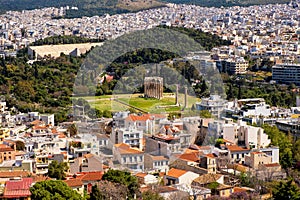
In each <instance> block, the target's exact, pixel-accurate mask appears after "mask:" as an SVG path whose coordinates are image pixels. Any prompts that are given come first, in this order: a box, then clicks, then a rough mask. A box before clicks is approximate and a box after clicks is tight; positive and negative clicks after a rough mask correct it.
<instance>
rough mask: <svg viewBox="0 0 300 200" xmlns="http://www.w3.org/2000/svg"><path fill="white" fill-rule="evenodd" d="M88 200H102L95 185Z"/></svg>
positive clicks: (101, 195)
mask: <svg viewBox="0 0 300 200" xmlns="http://www.w3.org/2000/svg"><path fill="white" fill-rule="evenodd" d="M90 200H103V194H102V193H101V191H100V190H99V187H98V186H97V185H93V187H92V192H91V195H90Z"/></svg>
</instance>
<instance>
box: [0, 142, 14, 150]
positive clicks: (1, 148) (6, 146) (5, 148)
mask: <svg viewBox="0 0 300 200" xmlns="http://www.w3.org/2000/svg"><path fill="white" fill-rule="evenodd" d="M6 151H14V149H13V148H11V147H10V146H8V145H6V144H0V152H6Z"/></svg>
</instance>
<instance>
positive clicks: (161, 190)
mask: <svg viewBox="0 0 300 200" xmlns="http://www.w3.org/2000/svg"><path fill="white" fill-rule="evenodd" d="M176 191H178V189H176V188H173V187H170V186H161V187H158V188H157V192H158V193H168V192H176Z"/></svg>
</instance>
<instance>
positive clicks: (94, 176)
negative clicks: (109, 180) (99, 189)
mask: <svg viewBox="0 0 300 200" xmlns="http://www.w3.org/2000/svg"><path fill="white" fill-rule="evenodd" d="M103 174H104V173H103V172H102V171H99V172H85V173H84V175H83V176H82V177H81V178H80V180H81V181H100V180H101V179H102V176H103Z"/></svg>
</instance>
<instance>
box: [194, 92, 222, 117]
mask: <svg viewBox="0 0 300 200" xmlns="http://www.w3.org/2000/svg"><path fill="white" fill-rule="evenodd" d="M226 106H227V100H224V99H222V98H221V97H220V96H219V95H211V96H210V97H209V98H202V99H201V102H198V103H196V109H197V110H208V111H209V112H210V113H211V114H212V115H213V116H217V117H220V115H221V113H222V112H223V110H224V109H225V108H226Z"/></svg>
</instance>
